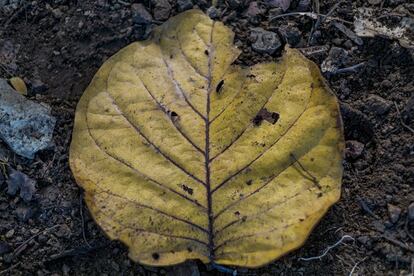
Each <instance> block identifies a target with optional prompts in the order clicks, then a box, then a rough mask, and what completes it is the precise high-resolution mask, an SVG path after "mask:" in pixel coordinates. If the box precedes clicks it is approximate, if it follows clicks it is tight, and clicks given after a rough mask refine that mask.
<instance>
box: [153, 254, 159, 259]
mask: <svg viewBox="0 0 414 276" xmlns="http://www.w3.org/2000/svg"><path fill="white" fill-rule="evenodd" d="M152 258H153V259H154V260H158V259H159V258H160V254H158V253H152Z"/></svg>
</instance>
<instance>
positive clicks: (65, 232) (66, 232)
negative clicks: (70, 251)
mask: <svg viewBox="0 0 414 276" xmlns="http://www.w3.org/2000/svg"><path fill="white" fill-rule="evenodd" d="M70 234H71V231H70V228H69V227H68V226H67V225H66V224H63V225H61V226H60V227H59V228H58V230H57V231H56V232H55V235H56V236H57V237H59V238H63V237H66V238H68V237H69V236H70Z"/></svg>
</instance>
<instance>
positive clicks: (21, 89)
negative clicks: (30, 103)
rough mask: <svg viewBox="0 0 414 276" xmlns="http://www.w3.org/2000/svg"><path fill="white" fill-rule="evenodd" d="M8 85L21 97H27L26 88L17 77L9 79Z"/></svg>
mask: <svg viewBox="0 0 414 276" xmlns="http://www.w3.org/2000/svg"><path fill="white" fill-rule="evenodd" d="M9 82H10V84H11V85H12V86H13V88H14V89H15V90H16V91H17V92H19V93H20V94H22V95H27V87H26V84H25V83H24V81H23V80H22V79H21V78H19V77H13V78H11V79H9Z"/></svg>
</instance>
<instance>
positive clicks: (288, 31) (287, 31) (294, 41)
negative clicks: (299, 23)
mask: <svg viewBox="0 0 414 276" xmlns="http://www.w3.org/2000/svg"><path fill="white" fill-rule="evenodd" d="M279 33H280V34H281V35H282V36H283V37H284V38H285V39H286V42H287V43H288V44H289V45H292V46H296V45H298V44H299V42H300V40H301V38H302V33H301V32H300V30H299V29H298V28H297V27H295V26H281V27H280V28H279Z"/></svg>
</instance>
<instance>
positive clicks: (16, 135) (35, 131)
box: [0, 79, 56, 159]
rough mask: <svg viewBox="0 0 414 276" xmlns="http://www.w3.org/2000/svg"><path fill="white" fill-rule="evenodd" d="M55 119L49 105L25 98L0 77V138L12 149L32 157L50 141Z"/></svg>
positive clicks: (47, 145) (19, 153) (48, 144)
mask: <svg viewBox="0 0 414 276" xmlns="http://www.w3.org/2000/svg"><path fill="white" fill-rule="evenodd" d="M55 123H56V119H55V118H54V117H53V116H52V115H51V114H50V108H48V107H46V106H44V105H41V104H38V103H35V102H33V101H30V100H28V99H26V98H25V97H24V96H22V95H21V94H19V93H17V92H16V91H15V90H14V89H13V88H11V87H10V86H9V84H8V83H7V80H5V79H0V138H1V139H2V140H3V141H4V142H5V143H6V144H7V145H8V146H9V147H10V148H11V149H12V150H13V151H14V152H15V153H17V154H18V155H21V156H24V157H26V158H29V159H33V158H34V155H35V153H36V152H38V151H39V150H42V149H45V148H47V147H49V146H50V145H51V140H52V136H53V129H54V127H55Z"/></svg>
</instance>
